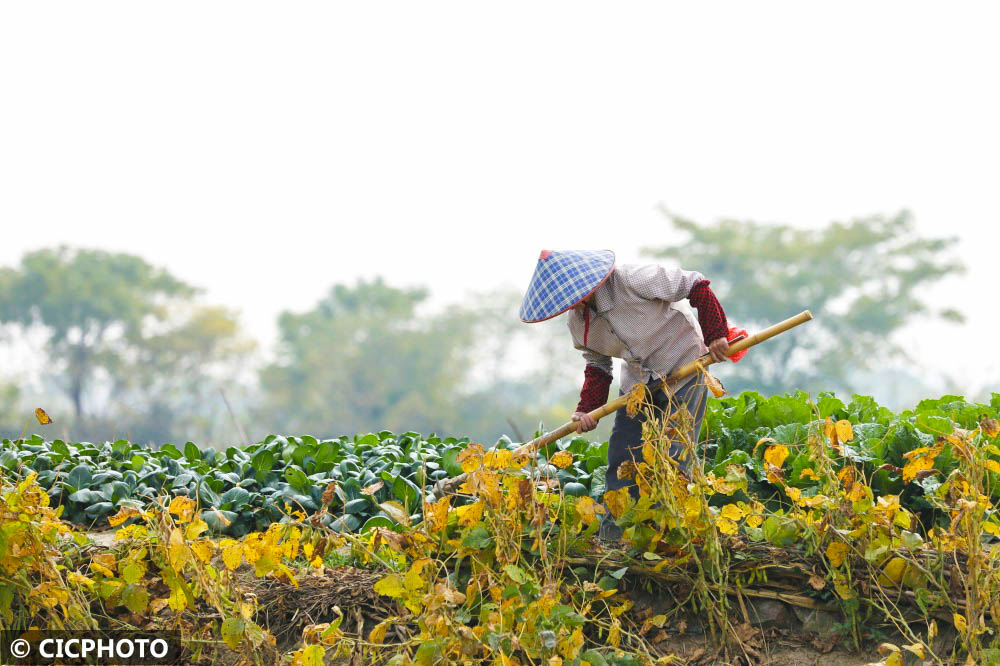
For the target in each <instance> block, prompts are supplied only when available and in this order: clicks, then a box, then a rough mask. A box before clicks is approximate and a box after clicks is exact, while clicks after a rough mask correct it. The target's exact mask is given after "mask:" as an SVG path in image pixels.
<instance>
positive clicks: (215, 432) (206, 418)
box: [111, 302, 256, 443]
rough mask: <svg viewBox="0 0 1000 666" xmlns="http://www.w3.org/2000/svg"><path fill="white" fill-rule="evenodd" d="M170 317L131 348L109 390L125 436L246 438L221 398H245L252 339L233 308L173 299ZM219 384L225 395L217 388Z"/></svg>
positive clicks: (253, 346) (144, 438) (148, 438)
mask: <svg viewBox="0 0 1000 666" xmlns="http://www.w3.org/2000/svg"><path fill="white" fill-rule="evenodd" d="M167 321H168V326H166V327H163V328H162V330H159V331H157V332H151V333H149V334H148V335H147V336H145V337H144V338H143V339H142V341H141V344H136V345H135V346H134V347H133V348H132V349H131V350H129V353H128V356H127V363H125V364H123V371H122V372H120V373H119V374H118V376H117V377H115V378H114V384H113V386H112V389H111V391H112V393H111V395H112V397H113V398H114V402H115V404H116V406H117V409H116V412H117V414H119V415H122V416H126V418H125V421H127V422H128V423H129V424H130V427H131V430H130V436H131V437H132V438H134V439H138V440H139V441H158V442H164V441H170V440H175V439H179V438H180V437H182V436H183V437H185V438H194V437H199V438H201V441H220V440H221V439H222V438H224V437H227V436H228V437H229V438H230V439H231V438H232V435H234V434H235V435H237V436H239V437H243V436H244V434H245V433H242V432H240V429H241V428H242V426H240V425H238V424H233V423H232V419H233V418H235V415H234V414H230V413H228V408H229V406H228V405H227V404H226V401H228V400H230V399H238V402H237V404H238V405H242V404H245V403H246V402H247V396H246V386H247V385H248V384H249V383H250V382H251V381H252V379H253V377H252V375H250V374H249V373H248V371H247V368H248V365H249V361H250V359H251V358H252V354H253V353H254V351H255V350H256V343H255V342H254V341H253V340H251V339H249V338H247V337H245V336H244V335H243V334H242V332H241V330H240V324H239V319H238V317H237V315H236V313H235V312H233V311H231V310H229V309H228V308H225V307H221V306H212V305H200V304H194V303H188V302H183V303H180V304H175V305H174V306H173V307H171V308H170V312H169V315H168V319H167ZM223 389H225V392H226V394H228V397H225V398H224V396H223V395H220V391H223ZM234 401H235V400H234ZM239 411H243V410H239ZM234 427H235V429H236V432H235V433H234ZM244 443H246V442H244Z"/></svg>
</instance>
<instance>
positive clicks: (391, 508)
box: [378, 501, 410, 527]
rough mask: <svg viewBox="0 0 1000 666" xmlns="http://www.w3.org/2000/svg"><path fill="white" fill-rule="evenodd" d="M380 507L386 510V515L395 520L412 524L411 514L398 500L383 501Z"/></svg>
mask: <svg viewBox="0 0 1000 666" xmlns="http://www.w3.org/2000/svg"><path fill="white" fill-rule="evenodd" d="M378 508H380V509H382V510H383V511H385V513H386V515H387V516H389V517H390V518H392V519H393V520H395V521H396V522H397V523H399V524H400V525H405V526H407V527H408V526H409V525H410V514H408V513H407V512H406V509H404V508H403V505H402V504H400V503H399V502H396V501H391V502H382V503H381V504H379V505H378Z"/></svg>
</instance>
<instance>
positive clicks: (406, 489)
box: [392, 476, 420, 508]
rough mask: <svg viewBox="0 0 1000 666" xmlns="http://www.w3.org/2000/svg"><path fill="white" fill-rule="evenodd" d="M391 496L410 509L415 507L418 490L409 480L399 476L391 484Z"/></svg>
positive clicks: (418, 494)
mask: <svg viewBox="0 0 1000 666" xmlns="http://www.w3.org/2000/svg"><path fill="white" fill-rule="evenodd" d="M392 494H393V495H395V496H396V497H397V498H399V501H401V502H402V503H403V504H404V505H405V506H407V507H411V508H412V507H415V506H416V505H417V498H418V497H419V496H420V489H419V488H417V486H416V485H415V484H414V483H413V482H412V481H410V480H409V479H405V478H403V477H401V476H399V477H396V479H395V481H393V482H392Z"/></svg>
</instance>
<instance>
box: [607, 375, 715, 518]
mask: <svg viewBox="0 0 1000 666" xmlns="http://www.w3.org/2000/svg"><path fill="white" fill-rule="evenodd" d="M654 383H655V384H659V382H651V383H650V384H654ZM621 394H624V392H621ZM707 400H708V389H707V388H706V387H705V384H704V383H703V382H701V381H700V378H699V377H698V376H697V375H695V376H694V377H692V378H691V379H690V380H688V382H687V383H686V384H684V385H682V386H680V387H679V388H677V389H676V390H675V391H674V398H673V405H672V408H673V410H676V409H678V408H679V407H681V406H685V407H687V410H688V411H689V412H691V415H692V416H693V417H694V440H695V442H697V441H698V435H699V433H701V420H702V419H703V418H704V416H705V403H706V402H707ZM652 403H653V405H654V406H655V408H654V412H655V414H656V416H657V418H660V419H662V418H663V417H664V411H665V410H666V409H667V406H668V403H669V400H668V398H667V394H666V392H665V391H664V390H663V389H661V388H658V389H656V390H655V391H653V395H652ZM645 420H646V415H645V414H643V413H642V412H641V411H640V412H639V413H638V414H636V415H635V416H634V417H631V416H629V415H628V412H627V411H626V410H625V408H622V409H619V410H618V411H617V412H616V413H615V425H614V427H613V428H612V429H611V439H610V440H609V441H608V471H607V473H606V475H605V478H604V487H605V489H606V490H617V489H619V488H624V487H626V486H630V488H629V491H630V492H631V493H632V496H633V497H635V498H636V499H638V498H639V487H638V486H637V485H636V484H635V481H634V480H633V479H619V478H618V467H619V466H620V465H621V464H622V463H623V462H625V461H626V460H634V461H635V462H636V463H639V462H642V424H643V422H644V421H645ZM681 451H682V444H681V442H680V441H679V440H672V441H671V442H670V456H671V457H672V458H673V459H674V460H678V457H679V455H680V453H681ZM678 462H679V463H680V465H681V469H683V470H684V471H687V470H689V469H690V467H691V464H692V463H693V462H694V461H693V460H691V458H688V459H687V460H678Z"/></svg>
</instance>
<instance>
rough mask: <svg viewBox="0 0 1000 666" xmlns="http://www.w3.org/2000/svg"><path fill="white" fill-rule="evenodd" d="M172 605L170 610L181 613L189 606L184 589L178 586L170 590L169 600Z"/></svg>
mask: <svg viewBox="0 0 1000 666" xmlns="http://www.w3.org/2000/svg"><path fill="white" fill-rule="evenodd" d="M167 603H168V604H169V605H170V610H172V611H174V612H176V613H180V612H181V611H182V610H184V609H185V608H187V596H185V594H184V590H182V589H181V588H180V586H177V587H175V588H172V589H171V590H170V598H169V599H168V600H167Z"/></svg>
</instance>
